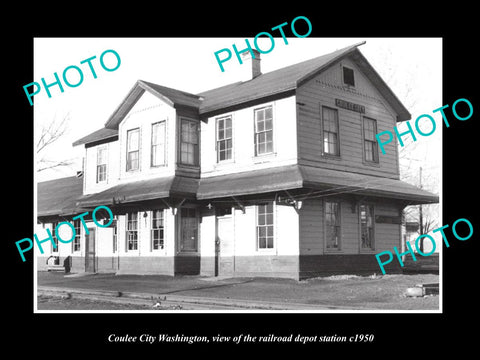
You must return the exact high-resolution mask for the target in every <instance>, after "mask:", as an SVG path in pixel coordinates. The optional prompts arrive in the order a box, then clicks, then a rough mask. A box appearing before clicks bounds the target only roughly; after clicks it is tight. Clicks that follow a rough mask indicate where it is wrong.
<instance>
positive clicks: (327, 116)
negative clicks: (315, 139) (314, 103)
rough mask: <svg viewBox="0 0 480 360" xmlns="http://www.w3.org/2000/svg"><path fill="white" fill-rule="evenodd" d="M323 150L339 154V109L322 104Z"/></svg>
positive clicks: (326, 152)
mask: <svg viewBox="0 0 480 360" xmlns="http://www.w3.org/2000/svg"><path fill="white" fill-rule="evenodd" d="M322 131H323V152H324V153H325V154H330V155H339V153H340V152H339V148H340V146H339V141H338V110H337V109H331V108H328V107H326V106H322Z"/></svg>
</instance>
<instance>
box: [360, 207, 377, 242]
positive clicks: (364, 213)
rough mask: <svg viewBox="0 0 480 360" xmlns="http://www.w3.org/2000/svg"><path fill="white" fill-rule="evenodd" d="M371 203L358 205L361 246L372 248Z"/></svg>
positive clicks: (373, 234) (373, 240)
mask: <svg viewBox="0 0 480 360" xmlns="http://www.w3.org/2000/svg"><path fill="white" fill-rule="evenodd" d="M373 219H374V218H373V205H360V225H361V247H362V249H371V250H373V249H374V243H375V233H374V228H373Z"/></svg>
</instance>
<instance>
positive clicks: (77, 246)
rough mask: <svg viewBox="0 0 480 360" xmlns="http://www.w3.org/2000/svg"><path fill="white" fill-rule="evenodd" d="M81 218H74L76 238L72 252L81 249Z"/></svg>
mask: <svg viewBox="0 0 480 360" xmlns="http://www.w3.org/2000/svg"><path fill="white" fill-rule="evenodd" d="M80 224H81V220H80V219H75V220H73V224H72V225H73V228H74V229H75V238H74V239H73V241H72V253H74V252H79V251H81V242H80V239H81V231H82V226H81V225H80Z"/></svg>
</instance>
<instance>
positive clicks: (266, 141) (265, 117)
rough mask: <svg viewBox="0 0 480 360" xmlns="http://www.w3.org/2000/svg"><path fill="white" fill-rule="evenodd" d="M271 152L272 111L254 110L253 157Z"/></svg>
mask: <svg viewBox="0 0 480 360" xmlns="http://www.w3.org/2000/svg"><path fill="white" fill-rule="evenodd" d="M271 152H273V110H272V107H271V106H267V107H264V108H261V109H255V155H262V154H268V153H271Z"/></svg>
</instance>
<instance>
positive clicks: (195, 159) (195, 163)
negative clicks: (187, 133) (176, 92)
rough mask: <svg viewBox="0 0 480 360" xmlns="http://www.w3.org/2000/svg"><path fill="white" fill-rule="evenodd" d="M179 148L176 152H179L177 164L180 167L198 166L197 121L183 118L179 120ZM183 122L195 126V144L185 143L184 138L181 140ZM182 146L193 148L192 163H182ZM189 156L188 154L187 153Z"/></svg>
mask: <svg viewBox="0 0 480 360" xmlns="http://www.w3.org/2000/svg"><path fill="white" fill-rule="evenodd" d="M179 120H180V121H179V123H180V124H179V125H180V126H179V142H178V144H179V146H178V152H179V163H180V164H181V165H186V166H199V164H200V130H199V122H198V121H197V120H193V119H190V118H185V117H180V118H179ZM184 122H188V123H190V124H194V125H195V132H196V133H195V134H196V139H197V142H196V143H192V142H187V141H184V138H183V123H184ZM183 144H187V145H192V146H193V163H190V162H186V161H184V159H183V154H184V150H183ZM187 154H189V152H188V153H187Z"/></svg>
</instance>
